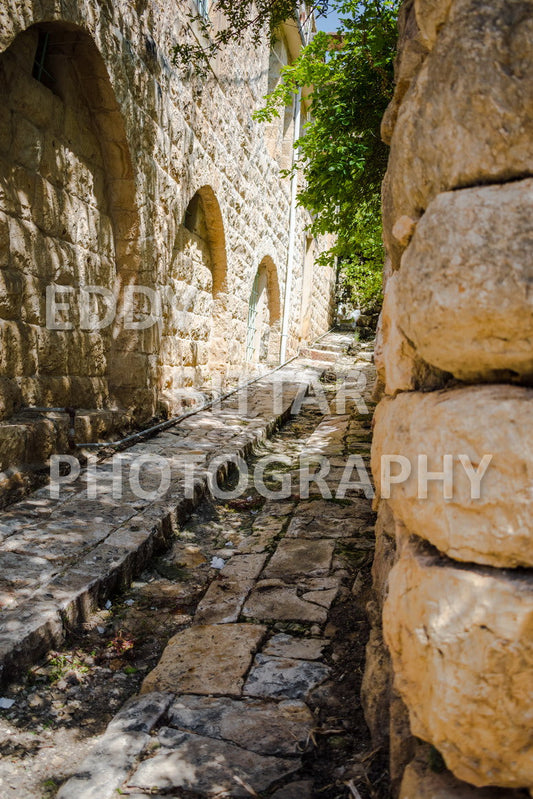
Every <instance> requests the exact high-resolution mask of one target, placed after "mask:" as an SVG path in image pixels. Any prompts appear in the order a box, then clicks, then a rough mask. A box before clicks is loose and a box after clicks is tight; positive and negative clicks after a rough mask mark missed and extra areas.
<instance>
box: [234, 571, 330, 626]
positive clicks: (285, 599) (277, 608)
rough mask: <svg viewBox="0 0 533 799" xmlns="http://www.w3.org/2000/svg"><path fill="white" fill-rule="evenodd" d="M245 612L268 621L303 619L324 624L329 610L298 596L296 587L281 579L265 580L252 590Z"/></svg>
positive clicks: (303, 620)
mask: <svg viewBox="0 0 533 799" xmlns="http://www.w3.org/2000/svg"><path fill="white" fill-rule="evenodd" d="M243 614H244V615H245V616H248V617H249V618H251V619H259V620H260V621H267V620H270V619H276V620H277V621H302V622H316V623H318V624H323V623H324V622H325V621H326V619H327V617H328V613H327V610H326V609H325V608H323V607H321V606H320V605H317V604H316V603H315V602H312V601H306V600H305V599H303V597H299V596H298V592H297V589H296V587H289V586H286V585H284V584H283V583H281V582H280V581H279V580H263V581H261V582H259V583H258V584H257V586H256V588H255V589H254V590H253V591H252V593H251V594H250V596H249V597H248V599H247V600H246V602H245V603H244V607H243Z"/></svg>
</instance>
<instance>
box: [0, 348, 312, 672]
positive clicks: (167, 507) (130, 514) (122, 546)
mask: <svg viewBox="0 0 533 799" xmlns="http://www.w3.org/2000/svg"><path fill="white" fill-rule="evenodd" d="M320 373H321V370H320V368H317V367H309V366H308V365H306V364H304V363H301V362H300V363H298V362H296V364H295V363H294V362H293V363H292V364H291V365H290V366H287V367H284V368H283V369H281V370H279V371H278V372H277V373H275V375H272V376H271V378H270V379H269V376H267V377H265V378H263V379H262V380H261V381H259V382H258V383H257V384H255V385H254V387H253V391H252V390H250V389H248V393H249V398H250V401H251V404H252V406H253V409H254V410H253V413H254V417H253V419H250V418H248V417H244V419H243V423H242V424H241V425H240V426H238V425H236V426H235V428H234V433H235V435H234V436H233V440H231V439H228V438H227V436H226V437H224V440H223V442H222V447H221V446H220V442H219V441H217V437H216V436H212V437H211V438H209V439H207V442H206V432H209V431H210V430H212V429H213V425H212V422H213V420H217V413H218V412H220V415H221V419H220V424H218V425H215V428H216V427H219V428H220V429H221V430H222V431H223V432H227V427H226V425H227V419H226V415H227V409H228V407H231V406H232V404H233V403H235V402H236V401H238V399H239V396H238V395H237V396H235V395H234V396H233V398H230V399H229V401H227V402H223V403H222V405H221V408H220V411H217V410H215V411H214V412H213V413H209V412H207V411H204V412H202V413H199V414H197V415H196V416H193V417H189V419H187V420H185V424H184V426H183V429H181V428H178V427H176V428H173V429H172V430H173V432H174V435H169V431H168V430H166V431H165V432H163V433H161V434H160V435H156V436H154V438H152V439H150V441H148V442H144V443H143V444H138V445H136V446H134V447H132V448H131V449H130V450H128V451H127V453H124V454H125V455H129V456H135V455H140V454H148V453H151V454H154V455H159V456H167V457H171V458H173V459H176V461H177V465H178V469H177V473H176V474H175V476H174V472H173V477H174V480H173V482H172V484H171V487H170V490H169V498H167V497H165V498H163V499H162V500H156V501H152V502H149V501H146V500H145V501H139V500H138V499H137V498H135V496H134V495H133V494H130V493H128V492H126V493H125V495H124V496H123V498H122V499H121V500H120V502H118V503H117V502H116V501H112V500H111V498H110V496H109V491H110V488H109V480H110V472H111V461H110V459H108V460H107V461H104V462H103V464H102V468H103V477H102V497H101V498H100V497H99V499H100V501H93V502H89V501H87V497H86V493H85V486H84V485H83V484H82V479H81V478H80V479H79V480H78V482H77V483H76V484H73V486H75V487H74V488H72V487H71V486H68V487H67V488H68V489H71V490H70V491H67V492H66V495H67V498H66V499H63V500H57V501H54V500H51V499H50V497H49V496H47V494H48V493H49V492H48V490H47V489H40V490H39V491H37V492H35V493H34V494H33V495H31V496H30V497H27V498H26V499H25V500H24V501H22V502H21V503H20V504H18V505H14V506H12V508H11V509H10V511H9V512H8V519H7V525H6V530H5V535H6V536H7V537H6V538H4V541H3V542H2V544H1V545H0V555H1V554H2V551H3V549H4V547H5V546H6V545H7V543H8V542H11V543H10V546H11V548H12V547H13V541H14V537H15V536H17V535H20V533H21V531H23V530H24V528H25V527H26V525H27V522H28V511H29V512H30V516H29V518H30V526H29V527H27V530H26V533H27V532H28V531H30V532H31V531H33V534H34V541H35V545H37V543H38V542H39V540H40V539H42V536H43V532H45V530H46V529H47V525H48V526H49V527H50V528H51V527H53V530H54V532H55V533H57V530H58V529H59V530H60V533H57V535H60V534H62V535H63V538H62V540H63V543H64V547H63V550H64V551H63V552H62V553H61V555H62V557H59V556H58V555H57V554H51V555H50V561H49V562H50V564H51V567H50V575H49V579H48V580H47V581H46V582H44V583H42V582H41V583H39V584H37V583H36V584H35V590H34V592H33V594H32V593H31V585H30V584H29V583H28V593H29V594H30V596H28V598H27V599H25V601H24V602H23V603H22V604H20V605H18V606H16V607H14V608H13V609H9V610H5V611H4V612H3V613H2V622H3V624H2V631H1V632H0V682H3V681H5V680H7V679H9V677H10V676H11V675H12V674H13V673H14V671H15V670H20V669H21V668H26V667H28V666H30V665H31V664H32V663H34V662H36V661H37V660H38V659H39V658H41V657H42V656H44V655H45V654H46V652H47V651H48V650H49V649H50V648H52V647H56V646H59V644H60V643H61V642H62V641H63V640H64V639H65V637H66V635H67V633H68V631H69V630H70V629H71V628H72V627H74V626H76V625H78V624H80V623H82V622H83V621H84V620H85V619H86V618H87V615H88V613H89V612H90V611H91V610H92V609H94V607H96V606H97V605H98V604H102V603H103V602H104V601H105V600H106V599H107V597H109V596H110V595H111V594H112V593H113V592H114V591H116V590H117V589H118V588H120V587H124V586H126V585H127V584H128V583H129V581H130V580H131V579H132V577H133V576H134V575H135V574H136V573H138V572H139V571H141V570H142V567H143V565H144V564H145V563H146V562H147V561H148V560H149V558H150V557H151V555H152V554H153V553H154V552H155V551H157V550H160V549H163V548H165V547H166V546H168V545H169V543H170V541H171V538H172V535H173V533H174V531H175V529H176V527H177V526H178V525H179V524H181V523H183V521H185V520H186V519H187V518H188V516H189V515H190V513H191V512H192V510H193V509H194V507H195V506H196V505H197V504H198V503H199V502H200V500H201V498H202V497H203V495H204V494H205V492H206V491H207V475H206V472H205V468H204V467H203V466H202V467H201V471H199V472H198V476H197V477H195V486H194V497H193V498H188V497H187V496H185V484H184V480H183V469H180V468H179V466H180V464H179V456H182V458H183V457H184V456H186V455H187V454H188V453H190V452H191V443H192V444H193V445H194V446H193V449H194V448H195V447H196V443H198V442H201V443H202V452H203V453H205V456H206V459H207V460H208V461H209V460H210V459H211V458H213V457H214V456H222V455H223V456H224V459H225V460H224V462H223V463H222V465H221V466H220V468H219V470H218V471H219V475H220V476H221V477H223V476H224V475H225V473H227V465H228V464H229V463H230V462H231V461H232V459H234V458H235V456H238V457H240V458H246V457H248V456H249V455H250V454H251V453H252V452H253V449H254V447H255V446H256V445H257V444H258V443H259V442H260V441H261V440H263V439H264V438H266V437H268V436H270V435H271V434H272V433H273V432H274V431H275V430H276V428H277V427H278V426H279V425H280V424H282V423H283V422H284V421H285V420H286V419H287V418H288V417H289V415H290V412H291V406H292V404H293V401H294V399H295V397H296V396H297V395H298V393H299V392H300V391H302V388H305V390H307V387H308V386H309V385H310V384H311V382H312V381H314V380H316V379H317V376H319V375H320ZM278 381H282V382H283V385H284V391H283V398H282V405H281V407H278V408H277V409H276V411H274V410H273V409H272V402H271V401H270V402H269V400H270V397H269V396H268V397H265V387H267V386H270V385H271V384H272V383H274V382H278ZM243 390H244V391H246V389H243ZM239 393H240V392H239ZM267 393H268V392H267ZM178 432H179V435H176V433H178ZM194 439H198V442H196V443H195V442H194ZM206 443H207V446H206ZM181 465H182V464H181ZM173 466H174V464H173ZM106 490H107V493H106ZM122 511H123V512H122ZM97 514H101V515H100V516H98V515H97ZM110 515H111V516H112V517H114V523H112V524H111V529H110V532H109V534H108V535H106V536H104V537H102V538H101V539H100V540H99V539H98V536H97V535H95V534H94V528H95V524H96V526H98V525H99V524H101V522H95V518H97V519H101V521H104V520H105V522H108V521H109V517H110ZM80 516H81V519H82V520H84V521H85V522H86V525H87V538H88V539H89V540H85V541H83V540H82V541H79V542H77V543H76V545H75V544H74V542H71V541H70V540H69V525H70V524H73V523H74V522H73V519H74V518H76V520H77V522H79V521H80ZM91 531H92V534H91ZM25 546H26V550H27V552H26V555H25V556H21V561H23V559H24V557H25V558H26V559H27V560H28V565H31V558H32V555H31V540H30V541H28V540H27V539H25ZM76 547H78V548H77V549H76ZM10 577H11V575H10ZM7 589H9V591H10V594H11V596H12V597H13V599H14V601H15V602H16V596H17V589H16V585H12V584H10V583H9V584H8V585H7V588H6V591H7ZM6 591H4V592H3V594H2V593H1V592H2V586H1V585H0V595H3V596H5V595H6Z"/></svg>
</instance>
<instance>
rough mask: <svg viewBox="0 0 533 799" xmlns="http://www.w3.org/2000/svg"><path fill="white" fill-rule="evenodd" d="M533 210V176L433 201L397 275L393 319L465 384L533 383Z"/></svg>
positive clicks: (428, 357)
mask: <svg viewBox="0 0 533 799" xmlns="http://www.w3.org/2000/svg"><path fill="white" fill-rule="evenodd" d="M532 213H533V180H524V181H518V182H513V183H509V184H506V185H503V186H486V187H479V188H474V189H465V190H463V191H458V192H449V193H444V194H439V195H438V197H436V198H435V199H434V200H433V201H432V202H431V203H430V205H429V207H428V209H427V210H426V213H425V214H424V216H423V217H422V219H421V220H420V222H419V224H418V227H417V230H416V233H415V236H414V239H413V241H412V242H411V244H410V246H409V247H408V249H407V251H406V252H405V253H404V256H403V258H402V266H401V269H400V271H399V273H398V275H396V276H395V278H396V281H395V282H396V285H397V312H396V314H395V323H396V324H397V325H398V327H399V328H400V330H401V331H402V332H403V334H404V336H405V338H406V339H407V340H408V341H409V342H411V346H412V345H414V347H415V350H416V352H417V354H418V355H419V357H421V358H422V359H424V360H425V361H427V362H428V363H429V364H431V365H433V366H436V367H438V368H439V369H441V370H443V371H446V372H450V373H452V374H453V376H454V377H456V378H458V379H459V380H465V381H476V380H498V379H501V378H502V375H503V376H504V377H506V376H510V377H514V376H515V375H519V376H521V377H524V378H526V379H528V380H530V379H531V376H532V375H533V355H532V347H531V342H532V340H533V300H532V297H531V281H532V279H533V271H532V264H531V258H530V254H531V251H532V247H533V232H532V229H531V215H532ZM391 282H392V280H391ZM413 296H416V303H415V304H413V305H411V304H410V298H411V297H413ZM404 346H406V345H405V344H404ZM407 346H408V345H407ZM395 355H396V353H395ZM388 357H389V360H391V358H392V357H393V354H392V353H391V352H390V350H389V353H388ZM406 387H407V388H408V387H409V386H406ZM402 388H403V386H402Z"/></svg>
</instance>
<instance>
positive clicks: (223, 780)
mask: <svg viewBox="0 0 533 799" xmlns="http://www.w3.org/2000/svg"><path fill="white" fill-rule="evenodd" d="M299 768H300V761H299V760H298V759H295V758H293V759H291V760H288V759H281V758H275V757H263V756H262V755H258V754H257V753H256V752H248V751H247V750H246V749H241V748H240V747H238V746H235V745H234V744H230V743H225V742H224V741H217V740H214V739H213V738H204V737H202V736H200V735H192V734H190V733H184V734H183V739H182V741H181V742H180V743H179V744H178V745H177V747H176V748H173V749H162V750H160V751H159V752H158V753H157V754H156V755H155V756H154V757H153V758H151V759H150V760H145V761H144V762H143V763H141V765H140V766H139V768H138V769H137V771H136V772H135V774H133V776H132V777H130V778H129V780H128V787H130V786H131V787H132V788H140V789H141V790H150V791H153V790H154V789H155V790H164V791H169V790H177V789H180V788H181V789H183V790H187V791H194V792H195V793H197V794H200V795H201V796H219V795H220V794H221V793H222V792H223V791H227V792H231V793H230V796H235V797H249V796H250V788H252V789H253V790H254V791H265V790H266V789H267V788H268V787H269V786H270V785H272V783H273V782H276V781H277V780H279V779H282V778H283V777H285V776H288V775H289V774H291V773H292V772H294V771H297V770H298V769H299ZM236 778H238V779H236ZM243 783H245V784H244V785H243Z"/></svg>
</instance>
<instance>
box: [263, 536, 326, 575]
mask: <svg viewBox="0 0 533 799" xmlns="http://www.w3.org/2000/svg"><path fill="white" fill-rule="evenodd" d="M334 548H335V542H334V541H329V540H326V539H324V540H321V539H318V540H312V541H307V540H303V541H300V540H293V539H283V540H282V541H280V543H279V544H278V547H277V549H276V551H275V552H274V554H273V555H272V558H271V559H270V561H269V563H268V565H267V567H266V568H265V569H264V571H263V574H262V578H263V579H270V578H274V579H277V580H284V581H285V582H287V583H289V582H294V581H295V580H298V578H299V577H313V576H317V577H318V576H320V575H322V574H327V573H328V572H329V570H330V566H331V558H332V557H333V550H334Z"/></svg>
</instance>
